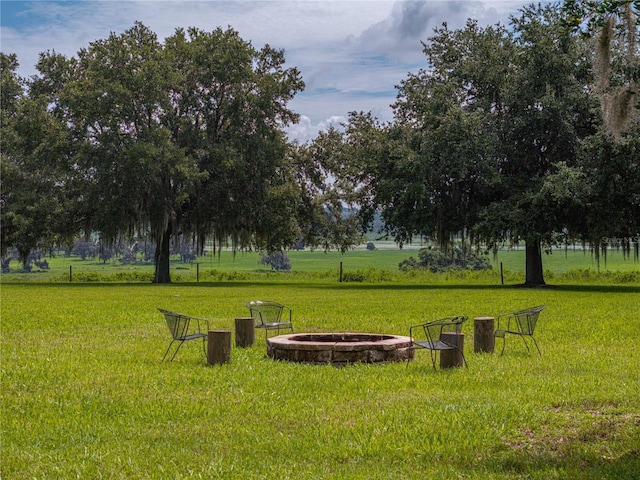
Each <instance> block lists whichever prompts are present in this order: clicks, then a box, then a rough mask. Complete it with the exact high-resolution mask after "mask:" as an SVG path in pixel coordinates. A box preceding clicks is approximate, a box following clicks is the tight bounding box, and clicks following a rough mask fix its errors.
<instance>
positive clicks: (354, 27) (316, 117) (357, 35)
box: [0, 0, 544, 142]
mask: <svg viewBox="0 0 640 480" xmlns="http://www.w3.org/2000/svg"><path fill="white" fill-rule="evenodd" d="M529 3H532V1H530V0H529V1H527V0H420V1H409V0H403V1H375V0H371V1H370V0H324V1H315V0H297V1H294V0H284V1H283V0H257V1H249V0H235V1H228V0H208V1H207V0H200V1H179V0H164V1H156V0H142V1H136V0H132V1H121V0H83V1H54V0H35V1H7V0H2V1H1V2H0V49H1V51H2V52H3V53H5V54H10V53H15V54H17V56H18V61H19V62H20V70H19V72H18V73H19V74H20V75H23V76H30V75H34V74H35V73H36V70H35V67H34V66H35V64H36V62H37V61H38V55H39V53H40V52H44V51H47V50H51V51H55V52H57V53H61V54H64V55H66V56H68V57H71V56H75V55H76V54H77V52H78V50H80V49H81V48H83V47H87V46H88V45H89V43H90V42H92V41H94V40H98V39H104V38H107V37H108V36H109V34H110V33H112V32H114V33H116V34H120V33H122V32H124V31H125V30H127V29H128V28H130V27H132V26H133V24H134V22H136V21H140V22H142V23H143V24H144V25H146V26H147V27H149V28H150V29H151V30H153V31H154V32H155V33H156V34H157V35H158V37H159V39H161V40H164V39H165V38H167V37H169V36H171V35H172V34H173V33H174V32H175V30H176V29H177V28H188V27H198V28H200V29H203V30H206V31H212V30H214V29H215V28H217V27H222V28H223V29H226V28H227V27H231V28H233V29H234V30H236V31H237V32H238V33H239V34H240V37H241V38H243V39H244V40H247V41H250V42H251V43H252V45H253V46H254V47H255V48H261V47H262V46H264V45H266V44H269V45H271V46H272V47H275V48H281V49H284V51H285V58H286V60H287V63H286V66H287V67H293V66H295V67H297V68H298V69H299V70H300V72H301V74H302V78H303V80H304V82H305V84H306V88H305V90H304V91H303V92H301V93H298V94H297V95H296V97H295V98H294V100H293V101H292V102H291V103H290V104H289V107H290V108H291V109H292V110H293V111H294V112H296V113H298V114H299V115H300V121H299V122H298V123H297V124H296V125H292V126H289V127H288V130H287V131H288V134H289V137H290V138H291V139H295V140H298V141H300V142H306V141H309V140H311V139H313V138H314V137H315V136H317V134H318V133H319V132H320V131H322V130H325V129H326V128H328V127H329V126H330V125H334V126H337V127H339V126H340V124H341V123H343V122H345V121H346V119H347V117H348V114H349V112H353V111H358V112H359V111H363V112H371V113H372V114H373V115H374V116H375V117H377V118H378V119H379V120H380V121H382V122H387V121H390V120H392V118H393V111H392V108H391V104H393V102H394V101H395V98H396V94H397V89H396V86H397V85H398V84H400V83H401V82H402V80H404V79H405V78H407V75H408V74H409V73H410V72H413V73H415V72H417V71H418V70H419V69H420V68H425V67H426V66H427V65H426V57H425V55H424V53H423V51H422V50H423V45H422V43H421V42H428V38H429V37H430V36H431V35H432V34H433V29H434V28H436V27H439V26H441V25H442V23H443V22H446V23H447V25H448V26H449V28H452V29H455V28H462V27H464V25H465V23H466V21H467V19H469V18H473V19H476V20H477V21H478V23H479V24H480V25H489V24H495V23H498V22H500V23H503V24H507V23H508V20H509V16H510V15H513V14H517V12H518V9H519V8H520V7H522V6H523V5H525V4H529ZM535 3H539V2H537V1H536V2H535ZM542 3H544V1H543V2H542Z"/></svg>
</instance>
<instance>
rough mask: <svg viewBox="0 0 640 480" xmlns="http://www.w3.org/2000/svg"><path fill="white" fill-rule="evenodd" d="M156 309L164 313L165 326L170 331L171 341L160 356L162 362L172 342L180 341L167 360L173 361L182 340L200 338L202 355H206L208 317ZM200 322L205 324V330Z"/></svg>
mask: <svg viewBox="0 0 640 480" xmlns="http://www.w3.org/2000/svg"><path fill="white" fill-rule="evenodd" d="M158 310H159V311H160V313H162V315H164V318H165V320H166V321H167V327H169V331H170V332H171V343H169V347H167V351H166V352H165V353H164V357H162V361H163V362H164V360H165V358H167V355H168V354H169V350H171V346H172V345H173V343H174V342H180V343H179V344H178V347H177V348H176V350H175V352H173V356H172V357H171V360H169V361H173V359H174V358H175V357H176V355H177V354H178V350H180V347H181V346H182V344H183V343H184V342H187V341H189V340H197V339H199V338H201V339H202V346H203V349H204V356H205V357H206V356H207V336H208V331H209V320H208V319H206V318H198V317H191V316H189V315H182V314H180V313H176V312H170V311H169V310H163V309H161V308H159V309H158ZM200 322H202V323H203V324H205V325H206V330H203V328H201V325H200Z"/></svg>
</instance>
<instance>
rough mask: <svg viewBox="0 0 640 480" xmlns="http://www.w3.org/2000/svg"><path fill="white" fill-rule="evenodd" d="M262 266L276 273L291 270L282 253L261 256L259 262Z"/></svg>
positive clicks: (289, 263)
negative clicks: (268, 267) (266, 266)
mask: <svg viewBox="0 0 640 480" xmlns="http://www.w3.org/2000/svg"><path fill="white" fill-rule="evenodd" d="M260 263H261V264H262V265H268V266H270V267H271V269H272V270H275V271H276V272H281V271H287V272H288V271H289V270H291V262H290V261H289V257H288V256H287V254H286V253H284V252H274V253H272V254H271V255H263V256H262V259H261V260H260Z"/></svg>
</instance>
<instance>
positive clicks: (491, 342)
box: [473, 317, 496, 353]
mask: <svg viewBox="0 0 640 480" xmlns="http://www.w3.org/2000/svg"><path fill="white" fill-rule="evenodd" d="M493 320H494V318H493V317H478V318H474V319H473V351H474V352H475V353H480V352H488V353H491V352H493V348H494V347H495V341H496V340H495V337H494V336H493Z"/></svg>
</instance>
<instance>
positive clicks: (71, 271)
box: [69, 265, 73, 283]
mask: <svg viewBox="0 0 640 480" xmlns="http://www.w3.org/2000/svg"><path fill="white" fill-rule="evenodd" d="M71 282H73V265H69V283H71Z"/></svg>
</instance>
